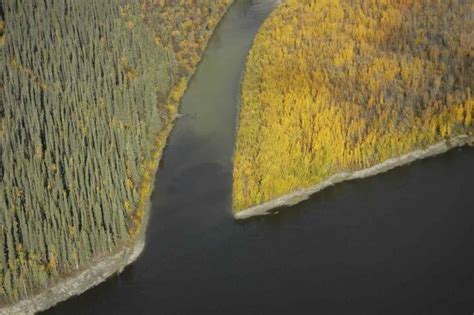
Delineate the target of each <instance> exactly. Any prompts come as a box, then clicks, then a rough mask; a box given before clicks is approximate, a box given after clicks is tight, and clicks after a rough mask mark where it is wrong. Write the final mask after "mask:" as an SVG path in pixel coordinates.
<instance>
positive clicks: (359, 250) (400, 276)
mask: <svg viewBox="0 0 474 315" xmlns="http://www.w3.org/2000/svg"><path fill="white" fill-rule="evenodd" d="M271 8H272V6H271V5H269V4H268V2H267V4H263V2H261V1H251V0H236V3H235V4H234V5H233V6H232V8H231V9H230V11H229V12H228V14H227V15H226V16H225V17H224V19H223V21H222V23H221V24H220V26H219V27H218V28H217V30H216V32H215V34H214V35H213V37H212V39H211V41H210V44H209V47H208V49H207V51H206V53H205V56H204V57H203V60H202V62H201V64H200V66H199V68H198V70H197V73H196V75H195V77H194V78H193V80H192V81H191V83H190V87H189V89H188V91H187V92H186V95H185V96H184V99H183V101H182V105H181V112H182V113H184V114H185V115H184V117H182V118H180V119H179V120H178V121H177V124H176V126H175V128H174V130H173V132H172V134H171V136H170V139H169V145H168V146H167V148H166V150H165V154H164V159H163V160H162V163H161V165H160V169H159V171H158V176H157V179H156V183H155V185H156V189H155V191H154V193H153V196H152V205H153V206H152V213H151V220H150V223H149V226H148V230H147V245H146V249H145V251H144V253H143V255H142V256H141V258H140V259H139V260H138V261H137V262H136V263H135V264H134V265H133V266H130V267H129V268H127V269H126V270H125V271H124V272H123V273H122V274H120V275H119V276H115V277H113V278H112V279H110V280H108V281H106V282H105V283H103V284H102V285H100V286H98V287H96V288H94V289H92V290H90V291H88V292H86V293H85V294H83V295H81V296H79V297H76V298H73V299H70V300H68V301H66V302H64V303H61V304H60V305H58V306H57V307H55V308H53V309H51V310H49V311H48V312H46V313H47V314H275V313H277V314H280V313H283V314H301V313H310V314H472V313H473V312H474V250H473V248H474V205H473V201H474V200H473V192H474V190H473V187H474V149H462V150H456V151H453V152H450V153H448V154H445V155H443V156H441V157H436V158H430V159H427V160H424V161H420V162H416V163H414V164H412V165H410V166H406V167H402V168H399V169H396V170H394V171H392V172H389V173H386V174H383V175H380V176H377V177H373V178H368V179H363V180H357V181H353V182H348V183H343V184H339V185H337V186H335V187H332V188H329V189H327V190H325V191H323V192H321V193H319V194H317V195H316V196H315V197H313V198H311V199H310V200H308V201H306V202H304V203H302V204H300V205H297V206H295V207H292V209H291V210H288V211H284V212H282V213H280V214H279V215H276V216H269V217H263V218H257V219H254V220H250V221H245V222H235V221H234V220H233V217H232V214H231V175H232V173H231V172H232V168H231V167H232V165H231V158H232V151H233V146H234V141H235V140H234V133H235V117H236V115H237V109H238V103H239V88H240V87H239V82H240V78H241V75H242V71H243V68H244V63H245V58H246V55H247V53H248V50H249V48H250V46H251V43H252V40H253V38H254V35H255V33H256V32H257V30H258V28H259V27H260V25H261V23H262V22H263V20H264V19H265V17H266V16H267V14H268V13H269V12H270V11H271Z"/></svg>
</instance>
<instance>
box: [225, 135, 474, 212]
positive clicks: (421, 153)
mask: <svg viewBox="0 0 474 315" xmlns="http://www.w3.org/2000/svg"><path fill="white" fill-rule="evenodd" d="M468 144H470V145H473V144H474V136H472V135H471V136H468V135H461V136H457V137H454V138H452V139H450V140H445V141H442V142H439V143H437V144H434V145H432V146H429V147H428V148H426V149H423V150H415V151H413V152H410V153H407V154H404V155H402V156H399V157H396V158H391V159H388V160H386V161H384V162H382V163H380V164H377V165H374V166H372V167H369V168H365V169H362V170H359V171H354V172H342V173H338V174H335V175H333V176H331V177H329V178H328V179H327V180H325V181H323V182H321V183H319V184H318V185H315V186H311V187H309V188H306V189H299V190H296V191H294V192H292V193H289V194H286V195H283V196H281V197H278V198H275V199H273V200H271V201H268V202H265V203H262V204H259V205H256V206H253V207H250V208H247V209H245V210H243V211H240V212H237V213H234V217H235V219H237V220H241V219H247V218H250V217H253V216H261V215H269V214H272V213H275V211H273V212H272V210H273V209H275V208H278V207H282V206H292V205H295V204H297V203H299V202H301V201H303V200H306V199H308V198H309V197H310V196H311V195H313V194H315V193H317V192H319V191H321V190H323V189H325V188H327V187H329V186H332V185H334V184H337V183H340V182H343V181H347V180H351V179H356V178H364V177H369V176H373V175H377V174H380V173H384V172H387V171H389V170H391V169H393V168H396V167H399V166H402V165H405V164H409V163H411V162H413V161H416V160H420V159H424V158H427V157H430V156H435V155H438V154H441V153H445V152H447V151H449V150H450V149H453V148H456V147H462V146H465V145H468Z"/></svg>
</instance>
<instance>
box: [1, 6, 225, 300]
mask: <svg viewBox="0 0 474 315" xmlns="http://www.w3.org/2000/svg"><path fill="white" fill-rule="evenodd" d="M230 3H231V0H217V1H216V0H199V1H189V0H153V1H152V0H140V1H132V0H126V1H124V0H110V1H75V0H38V1H16V0H4V1H2V6H3V7H2V12H3V15H4V16H3V19H2V21H1V23H0V33H1V41H0V45H1V47H0V49H1V58H0V67H1V68H2V72H1V76H0V80H1V93H2V94H1V98H2V102H1V104H0V106H1V107H0V127H1V128H0V130H1V143H0V145H1V149H2V150H1V153H2V155H1V169H2V172H0V175H1V178H0V306H1V305H2V304H8V303H14V302H15V301H18V300H20V299H23V298H26V297H29V296H31V295H33V294H35V293H36V292H39V291H41V290H42V289H44V288H47V287H49V286H51V285H52V284H54V283H56V282H57V281H59V280H60V279H61V277H64V276H67V275H70V274H72V273H74V272H75V271H78V270H83V269H85V268H87V267H88V266H89V265H90V264H91V263H93V262H94V260H95V259H100V257H103V256H104V255H107V254H109V253H112V252H114V251H118V250H120V248H121V247H122V246H126V245H127V244H130V243H132V242H133V240H134V237H135V236H136V234H137V233H138V231H139V229H140V224H141V223H142V217H143V215H144V211H145V206H146V203H147V201H148V198H149V195H150V187H151V184H152V181H153V173H154V171H155V169H156V167H157V163H158V161H159V158H160V154H161V150H162V148H163V146H164V145H165V141H166V137H167V135H168V132H169V130H170V128H171V125H172V122H173V120H174V118H175V115H176V112H177V106H178V102H179V99H180V97H181V95H182V93H183V91H184V89H185V87H186V85H187V81H188V79H189V77H190V76H191V75H192V73H193V71H194V69H195V67H196V65H197V63H198V61H199V58H200V56H201V54H202V52H203V50H204V48H205V45H206V43H207V40H208V38H209V37H210V34H211V32H212V30H213V29H214V27H215V26H216V25H217V23H218V21H219V20H220V17H221V16H222V15H223V14H224V12H225V11H226V9H227V7H228V6H229V5H230Z"/></svg>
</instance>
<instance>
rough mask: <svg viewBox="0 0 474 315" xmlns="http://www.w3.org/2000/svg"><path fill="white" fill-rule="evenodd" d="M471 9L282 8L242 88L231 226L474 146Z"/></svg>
mask: <svg viewBox="0 0 474 315" xmlns="http://www.w3.org/2000/svg"><path fill="white" fill-rule="evenodd" d="M473 14H474V7H473V6H472V3H470V2H469V1H462V0H446V1H438V0H374V1H368V0H355V1H353V0H318V1H316V0H287V1H285V2H284V3H283V4H282V5H281V6H280V7H279V8H278V9H277V10H276V11H274V12H273V14H272V15H271V16H270V18H269V19H268V20H267V21H266V22H265V24H264V25H263V27H262V29H261V30H260V31H259V34H258V35H257V37H256V39H255V42H254V45H253V47H252V49H251V52H250V54H249V57H248V60H247V65H246V72H245V77H244V80H243V83H242V100H241V108H240V114H239V126H238V132H237V144H236V149H235V154H234V169H233V209H234V214H235V217H236V218H246V217H249V216H253V215H263V214H268V213H269V212H271V210H272V209H274V208H276V207H279V206H283V205H291V204H294V203H297V202H299V201H301V200H302V199H305V198H307V197H308V196H309V195H310V194H312V193H315V192H317V191H319V190H321V189H324V188H325V187H327V186H329V185H332V184H334V183H337V182H340V181H343V180H348V179H352V178H360V177H365V176H370V175H374V174H377V173H380V172H383V171H386V170H388V169H391V168H393V167H396V166H399V165H403V164H406V163H409V162H412V161H414V160H416V159H419V158H424V157H428V156H431V155H434V154H439V153H442V152H445V151H447V150H449V149H450V148H452V147H457V146H462V145H466V144H471V145H472V144H473V142H474V137H473V133H474V124H473V111H474V99H473V96H472V92H473V88H474V77H473V74H474V63H473V58H474V46H473V45H474V38H473V36H474V35H473V31H472V30H473V29H474V19H473Z"/></svg>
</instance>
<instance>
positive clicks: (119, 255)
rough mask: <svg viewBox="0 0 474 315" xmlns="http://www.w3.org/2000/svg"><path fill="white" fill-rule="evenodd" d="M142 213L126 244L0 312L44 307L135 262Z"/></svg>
mask: <svg viewBox="0 0 474 315" xmlns="http://www.w3.org/2000/svg"><path fill="white" fill-rule="evenodd" d="M148 213H149V211H147V215H146V216H145V217H144V222H143V228H142V229H141V231H140V234H139V236H138V237H137V239H136V240H135V241H134V243H133V244H132V245H130V246H124V248H122V249H120V251H118V252H116V253H114V254H112V255H106V256H104V257H101V258H99V259H96V260H95V261H93V262H92V263H91V265H90V266H89V267H87V268H85V269H84V270H82V271H80V272H79V273H78V274H77V275H72V276H69V277H65V278H63V279H62V280H60V281H59V282H58V283H56V284H54V285H53V286H51V287H49V288H47V289H45V290H43V291H41V293H38V294H36V295H35V296H33V297H31V298H28V299H23V300H21V301H19V302H16V303H15V304H12V305H8V306H6V307H4V308H2V309H0V314H12V315H13V314H35V313H37V312H41V311H45V310H47V309H49V308H51V307H53V306H55V305H56V304H58V303H60V302H63V301H65V300H67V299H69V298H71V297H73V296H76V295H80V294H82V293H84V292H85V291H87V290H89V289H91V288H93V287H95V286H97V285H99V284H101V283H102V282H104V281H105V280H107V279H108V278H109V277H111V276H113V275H114V274H118V273H120V272H122V271H123V270H124V269H125V267H127V266H128V265H130V264H131V263H133V262H135V261H136V260H137V258H138V257H139V256H140V254H141V253H142V252H143V249H144V248H145V232H146V226H147V224H148V217H149V215H148Z"/></svg>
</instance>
